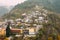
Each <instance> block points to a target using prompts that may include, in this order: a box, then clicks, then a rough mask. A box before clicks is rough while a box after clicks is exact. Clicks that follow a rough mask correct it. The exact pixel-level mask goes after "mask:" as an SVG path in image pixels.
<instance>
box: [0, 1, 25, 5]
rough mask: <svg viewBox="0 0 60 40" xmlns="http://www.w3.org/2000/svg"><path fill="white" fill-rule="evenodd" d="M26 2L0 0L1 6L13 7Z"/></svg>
mask: <svg viewBox="0 0 60 40" xmlns="http://www.w3.org/2000/svg"><path fill="white" fill-rule="evenodd" d="M24 1H26V0H0V6H11V5H16V4H18V3H22V2H24Z"/></svg>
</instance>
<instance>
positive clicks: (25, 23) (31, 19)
mask: <svg viewBox="0 0 60 40" xmlns="http://www.w3.org/2000/svg"><path fill="white" fill-rule="evenodd" d="M39 8H40V7H39V6H37V5H36V7H35V9H36V10H35V11H31V12H30V13H23V14H22V18H17V19H15V20H13V19H9V20H7V19H5V21H3V22H0V38H1V40H20V39H21V40H28V39H27V38H30V40H39V39H38V38H37V39H32V38H35V37H36V36H37V35H38V34H39V30H42V29H44V27H45V26H44V24H47V23H49V20H48V11H47V10H45V9H43V8H40V9H39ZM38 10H40V11H38ZM8 23H10V25H9V28H10V31H9V33H11V35H10V36H9V37H8V38H5V37H6V31H7V30H8V29H9V28H7V26H8ZM49 25H50V24H49ZM47 32H48V34H49V33H50V29H48V30H47ZM41 35H42V32H41V31H40V36H41ZM46 37H47V36H46ZM58 38H60V36H59V37H58ZM41 40H45V39H44V36H43V38H42V39H41ZM48 40H53V39H52V38H51V37H50V38H48ZM59 40H60V39H59Z"/></svg>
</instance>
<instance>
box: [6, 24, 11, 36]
mask: <svg viewBox="0 0 60 40" xmlns="http://www.w3.org/2000/svg"><path fill="white" fill-rule="evenodd" d="M10 35H11V30H10V23H8V25H7V28H6V37H9V36H10Z"/></svg>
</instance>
